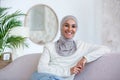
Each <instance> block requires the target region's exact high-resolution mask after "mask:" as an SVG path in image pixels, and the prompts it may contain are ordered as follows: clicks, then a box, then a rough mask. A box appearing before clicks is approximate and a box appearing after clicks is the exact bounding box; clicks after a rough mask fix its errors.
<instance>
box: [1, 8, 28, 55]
mask: <svg viewBox="0 0 120 80" xmlns="http://www.w3.org/2000/svg"><path fill="white" fill-rule="evenodd" d="M8 9H9V8H1V7H0V55H1V54H2V53H3V52H4V51H5V49H6V48H10V49H14V48H19V47H20V46H27V44H26V43H25V38H24V37H22V36H14V35H11V36H10V35H9V33H10V30H11V29H12V28H15V27H20V26H21V25H22V22H21V21H20V20H18V17H20V16H23V15H24V14H22V13H21V12H20V11H16V12H14V13H11V14H8V12H7V10H8Z"/></svg>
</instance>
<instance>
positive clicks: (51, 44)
mask: <svg viewBox="0 0 120 80" xmlns="http://www.w3.org/2000/svg"><path fill="white" fill-rule="evenodd" d="M44 48H47V49H49V50H51V49H54V48H55V42H49V43H46V44H45V45H44Z"/></svg>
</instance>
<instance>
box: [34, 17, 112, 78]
mask: <svg viewBox="0 0 120 80" xmlns="http://www.w3.org/2000/svg"><path fill="white" fill-rule="evenodd" d="M77 29H78V24H77V20H76V18H75V17H74V16H66V17H64V18H63V19H62V21H61V25H60V30H61V37H60V39H59V40H58V41H56V42H51V43H48V44H46V45H45V47H44V52H43V53H42V55H41V58H40V61H39V64H38V72H37V73H35V74H33V77H32V80H73V79H74V76H75V74H78V73H80V72H81V71H82V70H83V69H84V66H85V64H86V63H89V62H91V61H94V60H96V59H98V58H99V57H101V56H102V55H103V54H105V53H107V52H109V51H110V50H109V49H108V48H107V47H106V46H102V45H93V44H88V43H85V42H83V41H80V40H73V37H74V36H75V33H76V32H77Z"/></svg>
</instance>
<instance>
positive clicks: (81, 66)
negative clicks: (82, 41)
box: [76, 57, 87, 70]
mask: <svg viewBox="0 0 120 80" xmlns="http://www.w3.org/2000/svg"><path fill="white" fill-rule="evenodd" d="M86 62H87V59H86V58H85V57H83V58H82V59H81V60H80V61H79V62H78V63H77V65H76V66H77V67H80V68H81V69H82V70H83V69H84V67H85V63H86Z"/></svg>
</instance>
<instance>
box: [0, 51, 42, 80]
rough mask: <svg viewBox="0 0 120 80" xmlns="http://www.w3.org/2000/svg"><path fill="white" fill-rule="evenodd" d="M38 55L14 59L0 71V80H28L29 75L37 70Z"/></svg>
mask: <svg viewBox="0 0 120 80" xmlns="http://www.w3.org/2000/svg"><path fill="white" fill-rule="evenodd" d="M39 58H40V53H37V54H28V55H24V56H21V57H19V58H17V59H15V60H14V61H13V62H12V63H10V64H9V65H8V66H6V67H5V68H3V69H0V80H30V77H31V74H32V73H33V72H34V71H35V70H37V65H38V61H39Z"/></svg>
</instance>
